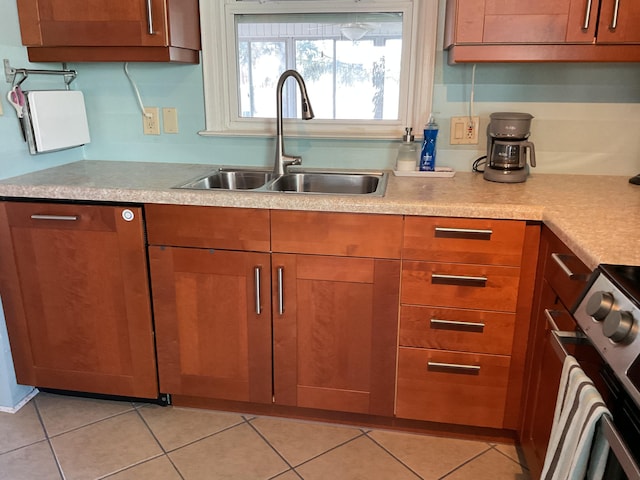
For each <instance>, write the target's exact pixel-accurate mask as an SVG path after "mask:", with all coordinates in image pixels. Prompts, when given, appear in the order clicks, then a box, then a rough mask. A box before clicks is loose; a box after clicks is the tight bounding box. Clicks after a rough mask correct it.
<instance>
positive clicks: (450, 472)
mask: <svg viewBox="0 0 640 480" xmlns="http://www.w3.org/2000/svg"><path fill="white" fill-rule="evenodd" d="M492 449H493V447H491V445H489V444H487V448H486V450H483V451H482V452H480V453H478V454H477V455H474V456H473V457H471V458H470V459H468V460H467V461H465V462H462V463H461V464H460V465H458V466H457V467H455V468H454V469H452V470H450V471H449V472H447V473H445V474H444V475H442V476H441V477H440V478H438V480H444V479H446V478H447V477H448V476H450V475H451V474H452V473H454V472H457V471H458V470H460V469H461V468H462V467H464V466H465V465H468V464H470V463H471V462H473V461H475V460H477V459H478V458H480V457H481V456H483V455H485V454H486V453H487V452H489V451H490V450H492Z"/></svg>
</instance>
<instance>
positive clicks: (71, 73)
mask: <svg viewBox="0 0 640 480" xmlns="http://www.w3.org/2000/svg"><path fill="white" fill-rule="evenodd" d="M3 62H4V75H5V78H6V80H7V83H10V84H11V87H12V88H13V87H17V86H20V85H21V84H22V82H24V81H25V80H26V79H27V77H28V76H29V75H62V76H64V84H65V88H66V89H67V90H69V85H71V82H73V81H74V80H75V79H76V76H77V75H78V72H76V71H75V70H68V69H67V64H66V63H63V64H62V70H34V69H31V68H14V67H12V66H11V64H10V63H9V60H8V59H6V58H5V59H4V60H3ZM19 76H21V78H20V79H19V80H18V77H19Z"/></svg>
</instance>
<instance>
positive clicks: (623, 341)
mask: <svg viewBox="0 0 640 480" xmlns="http://www.w3.org/2000/svg"><path fill="white" fill-rule="evenodd" d="M574 317H575V319H576V322H577V323H578V326H579V327H580V328H581V329H582V331H583V332H584V333H585V335H586V336H587V337H588V338H589V341H590V342H591V343H592V344H593V346H594V347H595V348H596V349H597V350H598V352H599V353H600V355H601V356H602V358H603V359H604V360H605V362H606V363H607V364H608V365H609V366H610V367H611V368H612V370H613V371H614V373H615V374H616V376H617V377H618V378H619V380H620V381H621V382H622V383H623V384H624V385H625V387H626V388H627V390H628V391H629V393H630V395H631V396H632V397H633V398H634V400H635V401H636V403H637V404H638V405H640V382H639V380H640V378H630V375H629V374H628V373H629V369H630V368H631V366H632V365H634V364H639V363H640V360H638V359H640V335H638V332H639V331H640V308H638V307H637V306H636V305H635V304H634V303H633V302H632V301H631V300H630V299H629V298H627V296H626V295H625V294H624V293H623V292H622V291H621V290H620V289H619V288H617V287H616V285H615V284H614V283H613V282H612V281H611V280H610V279H609V278H607V277H606V276H605V275H604V274H602V273H601V272H598V274H597V277H596V279H595V280H594V281H593V283H592V284H591V286H590V287H589V289H588V290H587V292H586V293H585V295H584V296H583V298H582V300H581V302H580V303H579V304H578V307H577V308H576V311H575V312H574ZM634 369H635V367H634ZM632 377H636V376H635V375H632Z"/></svg>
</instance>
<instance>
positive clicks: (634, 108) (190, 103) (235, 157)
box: [75, 2, 640, 175]
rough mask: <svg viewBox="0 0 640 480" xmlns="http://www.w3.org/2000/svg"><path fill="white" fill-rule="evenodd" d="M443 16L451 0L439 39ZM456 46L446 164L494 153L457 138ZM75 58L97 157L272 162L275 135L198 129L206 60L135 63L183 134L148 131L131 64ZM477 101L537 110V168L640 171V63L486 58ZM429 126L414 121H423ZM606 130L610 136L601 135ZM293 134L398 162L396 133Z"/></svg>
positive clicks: (449, 76) (356, 158)
mask: <svg viewBox="0 0 640 480" xmlns="http://www.w3.org/2000/svg"><path fill="white" fill-rule="evenodd" d="M441 3H442V5H444V2H441ZM442 5H441V7H442ZM443 24H444V15H443V9H442V8H441V12H440V18H439V31H438V45H439V46H440V45H442V36H443V32H442V29H443V28H442V27H443ZM446 55H447V54H446V52H442V50H441V49H439V51H438V52H437V62H436V71H435V82H434V84H435V85H434V99H433V111H434V112H435V114H436V115H437V116H438V117H439V121H440V128H441V132H440V136H439V140H438V142H439V143H438V150H439V153H438V158H439V161H438V163H440V164H447V165H449V166H453V167H454V168H456V169H458V170H469V169H470V165H471V163H472V162H473V160H474V159H475V158H477V157H478V156H479V155H482V154H483V153H484V151H485V149H486V139H485V138H484V135H482V134H481V135H480V143H479V145H474V146H451V145H449V144H448V137H449V127H448V119H449V117H450V116H453V115H456V116H458V115H465V114H466V113H467V111H468V105H467V103H466V102H467V101H468V100H469V93H470V83H471V66H470V65H455V66H450V65H447V63H446ZM75 67H76V68H77V69H78V70H79V72H80V76H79V78H78V81H77V82H78V83H77V86H78V88H80V89H82V90H83V91H84V92H85V95H86V98H87V106H88V110H89V120H90V124H91V132H92V136H93V141H92V142H91V144H90V145H87V146H86V147H85V155H86V157H87V158H91V159H117V160H144V161H172V162H196V163H223V164H250V165H269V164H270V163H271V162H272V157H273V151H274V146H273V141H272V140H271V139H264V138H237V137H236V138H221V137H201V136H199V135H198V134H197V131H198V130H201V129H203V128H204V108H203V102H204V97H203V82H202V69H201V66H199V65H197V66H185V65H151V64H131V65H130V70H131V74H132V76H133V77H134V78H135V79H136V81H137V83H138V85H139V87H140V92H141V94H142V98H143V101H144V103H145V104H146V105H148V106H158V107H176V108H177V109H178V116H179V124H180V133H179V134H177V135H167V134H163V135H161V136H159V137H153V136H143V135H142V133H141V126H140V124H141V120H140V113H139V110H138V105H137V103H136V100H135V97H134V94H133V91H132V89H131V87H130V85H129V83H128V82H127V80H126V77H125V75H124V73H123V70H122V64H99V65H98V64H79V65H75ZM475 100H476V113H477V114H478V115H480V117H481V132H482V131H484V129H485V127H486V124H487V122H488V118H489V114H490V113H491V112H494V111H527V112H530V113H533V114H534V116H535V117H536V119H535V120H534V122H533V126H532V140H533V141H534V143H536V146H537V149H538V168H537V170H536V171H540V172H550V173H554V172H558V173H592V174H598V173H609V174H611V173H613V174H620V175H629V174H632V173H634V174H635V173H637V171H640V140H638V139H640V136H638V135H633V136H630V135H629V131H633V132H637V131H640V65H638V64H566V63H565V64H489V65H487V64H482V65H478V67H477V73H476V90H475ZM567 104H571V107H570V108H567V107H566V105H567ZM629 106H630V108H628V107H629ZM603 112H604V114H603ZM420 127H421V126H414V128H415V129H416V130H419V129H420ZM401 133H402V132H398V138H400V136H401ZM600 133H603V134H604V135H605V136H606V138H607V140H606V141H605V140H604V139H602V140H598V136H599V134H600ZM287 143H288V145H287V148H288V149H289V150H290V151H292V152H295V153H297V154H301V155H302V156H303V157H304V164H305V165H307V166H312V167H316V166H317V167H322V166H326V167H347V168H348V167H360V168H392V167H393V164H394V161H395V156H396V152H397V147H398V144H397V143H396V142H390V141H347V140H307V139H298V140H296V139H291V140H288V141H287ZM610 159H615V160H613V161H614V162H615V165H613V166H611V165H609V164H608V163H609V162H610ZM636 170H637V171H636Z"/></svg>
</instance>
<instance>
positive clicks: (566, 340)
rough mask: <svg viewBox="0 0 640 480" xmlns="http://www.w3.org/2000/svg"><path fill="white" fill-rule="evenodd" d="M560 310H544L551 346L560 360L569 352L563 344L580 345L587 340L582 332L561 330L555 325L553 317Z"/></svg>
mask: <svg viewBox="0 0 640 480" xmlns="http://www.w3.org/2000/svg"><path fill="white" fill-rule="evenodd" d="M558 313H560V312H558V311H556V310H549V309H545V310H544V315H545V317H547V323H548V324H549V328H550V329H551V347H552V348H553V350H554V352H556V354H557V355H558V358H559V359H560V360H562V361H564V359H565V358H566V357H567V356H569V352H567V349H566V348H564V346H565V345H581V344H584V343H585V342H587V341H588V340H587V336H586V335H585V334H584V333H582V332H563V331H561V330H560V329H559V328H558V325H556V321H555V319H554V318H553V315H554V314H558Z"/></svg>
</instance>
